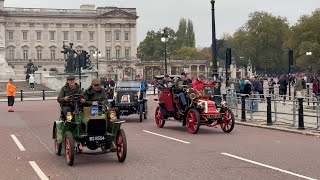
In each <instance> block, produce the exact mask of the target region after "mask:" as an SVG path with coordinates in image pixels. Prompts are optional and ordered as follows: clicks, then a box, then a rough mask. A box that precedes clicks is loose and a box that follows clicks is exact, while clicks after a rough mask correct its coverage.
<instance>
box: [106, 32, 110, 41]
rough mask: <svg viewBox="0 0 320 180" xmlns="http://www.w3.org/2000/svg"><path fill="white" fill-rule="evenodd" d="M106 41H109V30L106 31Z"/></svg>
mask: <svg viewBox="0 0 320 180" xmlns="http://www.w3.org/2000/svg"><path fill="white" fill-rule="evenodd" d="M106 41H111V31H106Z"/></svg>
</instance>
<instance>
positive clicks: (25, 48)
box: [0, 0, 138, 75]
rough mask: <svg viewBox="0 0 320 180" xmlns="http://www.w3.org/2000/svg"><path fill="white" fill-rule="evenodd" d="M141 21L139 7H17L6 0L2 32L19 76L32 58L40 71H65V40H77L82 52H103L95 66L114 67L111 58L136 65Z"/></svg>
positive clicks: (0, 9)
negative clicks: (137, 28)
mask: <svg viewBox="0 0 320 180" xmlns="http://www.w3.org/2000/svg"><path fill="white" fill-rule="evenodd" d="M137 19H138V16H137V12H136V9H135V8H117V7H98V8H95V6H94V5H82V6H81V7H80V9H46V8H16V7H4V0H0V30H1V31H0V33H1V34H0V35H1V38H2V41H3V42H4V43H5V48H6V56H5V57H6V60H7V62H8V64H9V65H10V66H12V67H13V68H14V70H15V72H16V74H17V75H19V74H21V73H22V74H23V72H24V66H25V65H26V63H27V62H29V60H32V62H33V63H34V64H35V65H37V66H39V67H40V70H49V69H50V68H57V69H58V70H59V72H64V63H65V62H64V60H65V59H66V57H65V55H64V54H63V53H61V51H62V50H63V49H62V45H63V43H64V42H66V43H67V44H68V43H73V44H74V46H73V47H74V48H75V49H76V50H77V51H78V52H81V51H82V50H86V51H88V53H90V54H91V55H93V54H94V53H95V52H96V51H98V52H100V54H101V56H100V57H99V58H93V60H92V63H93V64H94V65H95V67H97V65H98V64H99V65H100V69H99V71H104V69H105V68H106V67H108V66H105V65H106V64H107V61H110V62H113V61H114V62H128V63H129V64H127V63H124V64H126V65H129V66H130V67H131V66H132V67H134V64H135V63H136V62H137V58H136V54H137V38H136V37H137V36H136V34H137V32H136V21H137ZM109 64H110V65H111V63H109ZM106 72H107V71H106Z"/></svg>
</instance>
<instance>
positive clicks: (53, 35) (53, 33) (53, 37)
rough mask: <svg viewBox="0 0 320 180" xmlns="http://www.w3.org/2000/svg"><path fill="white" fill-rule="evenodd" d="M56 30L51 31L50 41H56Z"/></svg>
mask: <svg viewBox="0 0 320 180" xmlns="http://www.w3.org/2000/svg"><path fill="white" fill-rule="evenodd" d="M55 35H56V33H55V31H50V41H54V40H55Z"/></svg>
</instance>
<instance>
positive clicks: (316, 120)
mask: <svg viewBox="0 0 320 180" xmlns="http://www.w3.org/2000/svg"><path fill="white" fill-rule="evenodd" d="M266 100H267V101H264V100H263V99H261V98H260V97H259V96H257V95H256V97H254V98H253V97H252V96H249V95H245V94H242V95H241V94H237V93H235V91H234V90H228V91H227V94H226V102H227V104H228V106H229V107H230V109H232V110H233V112H234V114H237V115H238V112H239V110H241V121H255V122H261V123H263V122H266V123H267V125H272V124H284V125H289V126H292V127H297V128H298V129H304V128H305V126H306V127H307V128H315V129H316V130H320V101H319V99H317V98H316V97H312V96H308V97H295V98H294V97H291V98H288V96H280V95H273V96H267V97H266ZM240 102H241V104H240Z"/></svg>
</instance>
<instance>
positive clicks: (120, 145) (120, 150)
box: [117, 133, 123, 157]
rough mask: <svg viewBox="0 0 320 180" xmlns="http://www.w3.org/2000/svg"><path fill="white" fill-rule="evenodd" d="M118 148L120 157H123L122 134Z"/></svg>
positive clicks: (119, 137)
mask: <svg viewBox="0 0 320 180" xmlns="http://www.w3.org/2000/svg"><path fill="white" fill-rule="evenodd" d="M117 146H118V154H119V156H120V157H122V155H123V138H122V135H121V133H120V134H119V136H118V143H117Z"/></svg>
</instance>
